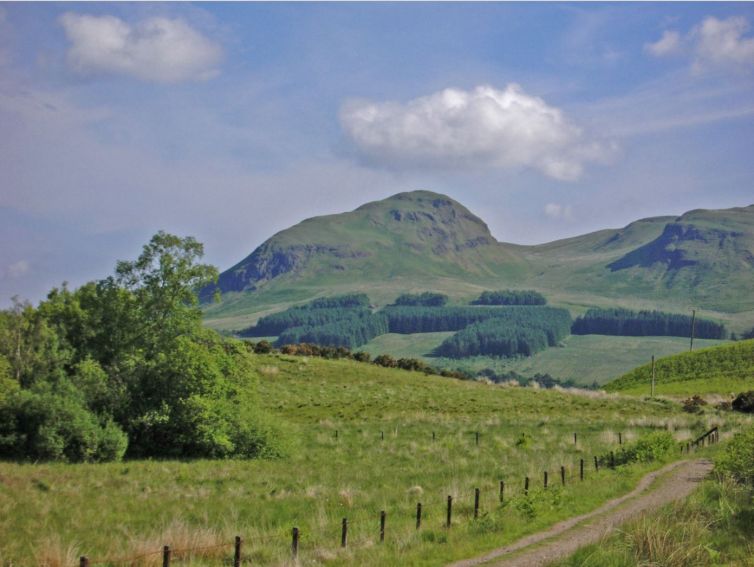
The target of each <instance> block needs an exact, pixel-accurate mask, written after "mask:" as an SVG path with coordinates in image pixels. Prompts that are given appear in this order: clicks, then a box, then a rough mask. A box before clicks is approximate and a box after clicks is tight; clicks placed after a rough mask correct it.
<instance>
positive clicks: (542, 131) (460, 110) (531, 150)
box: [340, 84, 614, 180]
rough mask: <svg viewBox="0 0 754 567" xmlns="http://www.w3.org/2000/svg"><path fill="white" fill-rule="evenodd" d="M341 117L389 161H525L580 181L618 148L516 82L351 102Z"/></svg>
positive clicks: (355, 137) (367, 150)
mask: <svg viewBox="0 0 754 567" xmlns="http://www.w3.org/2000/svg"><path fill="white" fill-rule="evenodd" d="M340 120H341V124H342V126H343V129H344V130H345V132H346V133H347V134H348V136H349V137H350V138H351V140H352V141H353V142H354V144H355V145H356V147H357V148H358V149H359V150H360V151H361V152H362V153H363V154H364V155H365V156H366V157H367V158H369V159H370V160H373V161H374V162H377V163H380V164H383V165H387V166H391V167H425V166H428V167H465V168H470V167H480V166H484V167H500V168H510V167H526V168H532V169H535V170H538V171H540V172H542V173H544V174H545V175H548V176H550V177H553V178H555V179H560V180H575V179H578V178H579V177H580V176H581V174H582V173H583V169H584V165H585V164H586V163H587V162H595V161H604V160H606V159H607V158H609V157H610V155H611V154H612V153H613V151H614V146H613V145H612V144H610V143H605V142H601V141H598V140H590V139H587V137H586V136H585V134H584V133H583V131H582V129H581V128H579V127H577V126H576V125H574V124H572V123H571V122H570V121H569V120H567V119H566V117H565V116H564V115H563V113H562V111H561V110H559V109H558V108H555V107H553V106H550V105H548V104H547V103H546V102H545V101H544V100H542V99H541V98H538V97H534V96H530V95H528V94H526V93H525V92H524V91H523V90H522V89H521V87H520V86H518V85H516V84H509V85H508V86H506V88H505V89H504V90H497V89H495V88H493V87H491V86H478V87H476V88H475V89H474V90H471V91H464V90H460V89H445V90H443V91H440V92H437V93H434V94H431V95H429V96H424V97H420V98H417V99H414V100H411V101H409V102H407V103H405V104H401V103H397V102H369V101H350V102H347V103H346V104H345V105H344V106H343V108H342V109H341V114H340Z"/></svg>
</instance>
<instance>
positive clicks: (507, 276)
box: [205, 191, 754, 333]
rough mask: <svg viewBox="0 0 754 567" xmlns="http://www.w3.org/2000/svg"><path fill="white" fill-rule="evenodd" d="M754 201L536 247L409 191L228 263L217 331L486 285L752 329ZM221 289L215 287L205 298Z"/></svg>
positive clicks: (463, 295)
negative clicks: (327, 308)
mask: <svg viewBox="0 0 754 567" xmlns="http://www.w3.org/2000/svg"><path fill="white" fill-rule="evenodd" d="M752 258H754V206H750V207H740V208H733V209H725V210H719V211H715V210H696V211H690V212H689V213H686V214H685V215H682V216H680V217H656V218H649V219H643V220H639V221H636V222H634V223H631V224H629V225H628V226H626V227H624V228H621V229H609V230H601V231H597V232H594V233H590V234H585V235H582V236H578V237H574V238H569V239H565V240H559V241H556V242H552V243H547V244H542V245H537V246H520V245H514V244H508V243H501V242H497V241H496V240H495V238H494V237H493V236H492V235H491V234H490V232H489V229H488V228H487V226H486V224H485V223H484V221H483V220H482V219H480V218H479V217H477V216H475V215H474V214H473V213H471V212H470V211H469V210H468V209H467V208H465V207H464V206H463V205H462V204H460V203H458V202H456V201H454V200H453V199H451V198H450V197H447V196H445V195H440V194H438V193H432V192H430V191H413V192H408V193H400V194H398V195H394V196H392V197H389V198H387V199H384V200H382V201H375V202H372V203H367V204H365V205H363V206H361V207H359V208H358V209H356V210H354V211H351V212H347V213H341V214H337V215H328V216H324V217H315V218H311V219H307V220H305V221H303V222H301V223H299V224H297V225H295V226H293V227H291V228H289V229H286V230H284V231H281V232H279V233H278V234H276V235H274V236H272V237H271V238H270V239H268V240H267V241H266V242H264V243H263V244H262V245H261V246H259V247H258V248H257V249H256V250H254V251H253V252H252V253H251V254H250V255H249V256H248V257H246V258H244V259H243V260H242V261H240V262H239V263H238V264H236V265H235V266H233V267H231V268H230V269H228V270H226V271H225V272H224V273H223V274H222V275H221V277H220V283H219V287H220V289H221V290H222V291H223V301H222V303H220V304H216V305H207V306H206V307H205V316H206V317H205V318H206V322H207V324H208V325H209V326H211V327H213V328H217V329H226V330H238V329H241V328H243V327H247V326H249V325H251V324H253V323H254V321H255V320H256V319H257V318H258V317H259V316H260V315H262V314H265V313H269V312H271V311H275V310H282V309H285V308H286V307H288V306H290V305H292V304H295V303H300V302H305V301H307V300H310V299H312V298H314V297H318V296H322V295H333V294H341V293H348V292H363V293H367V294H368V295H369V296H370V298H372V300H373V301H374V302H375V303H376V304H377V305H386V304H387V303H389V302H391V301H393V300H394V299H395V298H396V297H397V296H398V295H400V294H402V293H411V292H421V291H426V290H434V291H438V292H442V293H446V294H448V295H449V296H451V299H452V300H453V301H455V302H468V301H470V300H471V299H474V298H475V297H477V296H478V295H479V293H481V292H482V291H484V290H490V289H501V288H515V289H534V290H536V291H539V292H541V293H543V294H544V295H546V296H547V298H548V300H549V302H550V304H552V305H554V306H557V307H568V308H573V309H574V310H575V311H574V315H578V314H579V313H578V311H579V310H583V309H584V308H586V307H625V308H628V309H650V310H651V309H662V310H664V311H672V312H676V313H683V314H688V313H689V310H690V308H692V307H693V308H696V309H697V310H698V311H699V313H698V314H699V315H700V316H704V317H710V318H712V319H718V320H720V321H721V322H724V323H726V324H727V325H728V327H729V328H730V329H731V330H732V331H733V332H737V333H740V332H742V331H745V330H748V329H750V328H751V327H752V326H754V292H753V291H752V287H751V285H750V280H751V270H752V268H753V267H754V264H753V263H752ZM210 291H211V290H209V289H208V290H205V297H208V296H209V292H210Z"/></svg>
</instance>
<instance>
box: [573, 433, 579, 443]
mask: <svg viewBox="0 0 754 567" xmlns="http://www.w3.org/2000/svg"><path fill="white" fill-rule="evenodd" d="M577 442H578V437H577V436H576V434H575V433H574V434H573V444H574V445H576V443H577Z"/></svg>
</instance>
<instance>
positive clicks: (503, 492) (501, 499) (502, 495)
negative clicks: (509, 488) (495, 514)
mask: <svg viewBox="0 0 754 567" xmlns="http://www.w3.org/2000/svg"><path fill="white" fill-rule="evenodd" d="M504 498H505V481H504V480H501V481H500V502H502V501H503V499H504Z"/></svg>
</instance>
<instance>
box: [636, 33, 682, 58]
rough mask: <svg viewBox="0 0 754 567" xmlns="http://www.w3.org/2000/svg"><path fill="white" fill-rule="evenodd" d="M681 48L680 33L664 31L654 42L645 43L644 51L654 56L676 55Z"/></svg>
mask: <svg viewBox="0 0 754 567" xmlns="http://www.w3.org/2000/svg"><path fill="white" fill-rule="evenodd" d="M682 49H683V44H682V40H681V34H680V33H678V32H677V31H670V30H667V31H664V32H663V34H662V37H661V38H660V39H658V40H657V41H655V42H654V43H645V44H644V51H646V52H647V53H649V54H651V55H654V56H655V57H665V56H667V55H676V54H678V53H680V52H681V51H682Z"/></svg>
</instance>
